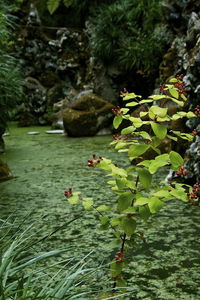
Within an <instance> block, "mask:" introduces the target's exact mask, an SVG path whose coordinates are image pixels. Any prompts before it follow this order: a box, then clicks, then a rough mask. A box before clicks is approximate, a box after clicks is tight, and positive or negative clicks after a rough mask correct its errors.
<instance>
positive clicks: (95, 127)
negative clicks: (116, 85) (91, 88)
mask: <svg viewBox="0 0 200 300" xmlns="http://www.w3.org/2000/svg"><path fill="white" fill-rule="evenodd" d="M112 108H113V105H112V104H111V103H109V102H107V101H105V100H103V99H102V98H100V97H98V96H96V95H94V94H87V95H83V96H81V97H80V98H79V99H78V100H77V101H76V103H75V104H74V105H72V107H70V108H66V109H65V110H64V112H63V125H64V129H65V131H66V133H67V134H68V135H69V136H74V137H78V136H94V135H95V134H96V133H97V132H98V131H99V130H100V129H102V128H105V127H107V126H109V125H110V124H111V123H112V112H111V109H112Z"/></svg>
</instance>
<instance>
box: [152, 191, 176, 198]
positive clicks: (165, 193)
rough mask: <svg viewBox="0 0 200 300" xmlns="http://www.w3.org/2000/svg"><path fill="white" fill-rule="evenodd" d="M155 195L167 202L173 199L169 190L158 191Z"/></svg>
mask: <svg viewBox="0 0 200 300" xmlns="http://www.w3.org/2000/svg"><path fill="white" fill-rule="evenodd" d="M153 195H154V196H155V197H158V198H165V200H169V199H171V198H172V197H171V194H170V192H169V191H167V190H160V191H157V192H155V193H154V194H153Z"/></svg>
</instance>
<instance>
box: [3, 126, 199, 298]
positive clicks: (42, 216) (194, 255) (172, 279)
mask: <svg viewBox="0 0 200 300" xmlns="http://www.w3.org/2000/svg"><path fill="white" fill-rule="evenodd" d="M48 129H49V128H47V127H32V128H30V127H29V128H17V127H16V126H15V124H11V125H10V128H9V133H10V135H9V136H6V137H5V143H6V153H5V154H3V155H1V159H2V160H4V161H5V162H7V163H8V165H9V166H10V168H11V170H12V173H13V175H14V178H13V179H12V180H9V181H6V182H3V183H0V210H1V216H0V218H6V217H7V216H9V215H11V214H12V217H13V218H14V219H16V220H17V222H19V223H25V224H29V223H30V222H34V221H35V222H36V223H37V225H38V227H41V229H42V230H41V235H42V234H43V233H48V232H51V231H54V230H56V228H58V226H62V225H63V224H65V223H66V222H68V221H70V220H72V219H74V218H76V217H77V218H78V219H77V220H76V221H74V222H73V223H71V224H70V225H68V226H67V227H66V228H65V229H63V230H61V231H59V232H58V234H56V235H55V236H52V237H51V238H50V239H48V241H47V242H46V243H44V245H43V248H44V250H48V249H50V248H51V249H52V248H56V247H64V246H66V245H72V246H75V250H74V255H75V256H76V255H77V256H80V255H82V254H87V253H89V252H90V251H91V250H93V251H94V252H93V254H92V256H91V260H92V262H91V264H93V265H95V264H100V263H102V262H107V261H109V259H110V257H112V254H113V253H112V250H110V246H109V242H110V233H109V232H108V233H104V232H102V231H98V230H97V229H96V227H97V224H98V217H97V216H95V215H94V214H93V213H90V212H84V211H83V209H82V208H81V207H80V206H78V207H77V206H71V205H69V204H68V203H67V201H66V199H65V197H64V191H65V189H67V188H69V187H71V188H73V189H74V190H76V191H81V192H82V193H83V195H84V196H86V197H91V196H92V197H94V199H95V200H96V202H97V203H98V204H107V203H110V201H112V199H113V196H112V194H111V192H110V190H109V187H107V186H106V181H107V179H106V178H105V177H104V176H103V174H102V171H100V170H97V169H94V168H88V166H87V160H88V159H91V157H92V154H94V153H95V154H97V155H98V156H105V157H107V158H112V159H113V160H114V161H115V162H117V163H122V164H123V165H125V164H127V165H128V160H127V159H126V154H120V159H119V154H118V153H116V152H115V151H114V150H113V149H112V148H111V147H110V146H109V142H110V141H111V140H112V137H111V136H96V137H90V138H89V137H88V138H69V137H66V136H64V135H61V134H47V133H46V130H48ZM28 131H38V132H39V134H38V135H28V134H27V132H28ZM141 231H145V236H146V238H147V243H146V244H144V245H141V246H140V247H138V248H137V249H136V250H134V251H133V252H132V256H133V259H132V262H131V263H130V264H129V268H128V272H130V274H131V276H130V275H129V273H128V272H127V277H128V276H129V277H130V278H129V284H130V285H131V286H132V287H133V288H134V297H133V298H131V299H136V300H139V299H145V300H157V299H162V300H164V299H165V300H175V299H177V300H189V299H190V300H199V299H200V276H199V273H200V251H199V249H200V240H199V233H200V209H199V208H196V207H190V206H186V205H185V204H183V203H179V202H173V201H172V202H171V203H169V204H168V205H167V206H166V207H165V208H164V209H163V210H162V211H161V212H160V213H159V214H158V215H156V216H154V217H153V218H152V219H151V221H149V222H148V223H147V224H143V225H142V228H141Z"/></svg>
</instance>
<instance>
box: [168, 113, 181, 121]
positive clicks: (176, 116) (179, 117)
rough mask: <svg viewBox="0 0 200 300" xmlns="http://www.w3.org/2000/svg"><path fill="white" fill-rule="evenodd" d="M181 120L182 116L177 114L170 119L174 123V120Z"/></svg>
mask: <svg viewBox="0 0 200 300" xmlns="http://www.w3.org/2000/svg"><path fill="white" fill-rule="evenodd" d="M181 118H182V116H180V115H179V114H174V115H173V116H172V117H171V119H172V120H173V121H176V120H178V119H181Z"/></svg>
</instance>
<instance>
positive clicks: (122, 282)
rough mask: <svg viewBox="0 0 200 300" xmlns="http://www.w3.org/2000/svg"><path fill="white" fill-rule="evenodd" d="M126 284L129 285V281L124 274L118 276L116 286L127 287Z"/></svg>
mask: <svg viewBox="0 0 200 300" xmlns="http://www.w3.org/2000/svg"><path fill="white" fill-rule="evenodd" d="M126 286H127V282H126V280H125V279H124V278H123V277H122V276H120V277H119V278H117V281H116V287H118V288H122V287H126Z"/></svg>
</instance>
